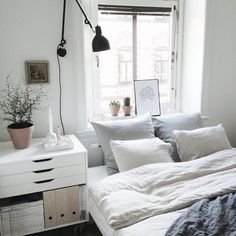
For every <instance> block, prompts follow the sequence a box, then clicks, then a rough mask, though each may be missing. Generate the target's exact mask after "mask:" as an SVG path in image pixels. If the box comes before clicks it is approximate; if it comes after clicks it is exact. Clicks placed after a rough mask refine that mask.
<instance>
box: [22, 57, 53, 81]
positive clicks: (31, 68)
mask: <svg viewBox="0 0 236 236" xmlns="http://www.w3.org/2000/svg"><path fill="white" fill-rule="evenodd" d="M25 74H26V83H27V84H37V83H49V62H48V61H25Z"/></svg>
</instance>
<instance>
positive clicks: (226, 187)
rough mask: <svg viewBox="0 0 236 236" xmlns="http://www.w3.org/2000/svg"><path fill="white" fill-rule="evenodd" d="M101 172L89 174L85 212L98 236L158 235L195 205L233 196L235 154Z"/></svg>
mask: <svg viewBox="0 0 236 236" xmlns="http://www.w3.org/2000/svg"><path fill="white" fill-rule="evenodd" d="M105 171H106V170H105V168H104V167H96V168H94V169H90V171H89V184H90V190H89V210H90V214H91V215H92V217H93V218H94V220H95V222H96V224H97V225H98V227H99V229H100V230H101V232H102V234H103V235H104V236H110V235H116V236H128V235H130V236H132V235H134V236H139V235H140V236H141V235H144V234H147V235H160V236H161V235H165V233H166V231H167V229H168V228H169V227H170V226H171V224H172V223H173V222H174V221H175V220H176V219H177V218H178V217H179V216H180V215H181V214H182V213H183V212H185V211H186V208H187V207H189V206H190V205H192V204H193V203H195V202H197V201H199V200H201V199H203V198H205V197H208V198H209V197H216V196H221V195H223V194H226V193H230V192H235V191H236V182H235V179H236V149H234V148H232V149H228V150H223V151H219V152H216V153H214V154H211V155H209V156H207V157H203V158H201V159H198V160H193V161H190V162H185V163H172V164H171V165H169V164H166V163H165V164H151V165H146V166H142V167H139V168H136V169H133V170H131V171H127V172H124V173H120V174H116V175H113V176H109V177H105V176H106V172H105ZM177 175H178V178H177V179H176V178H173V177H172V176H177ZM99 176H100V177H99ZM104 177H105V178H104ZM138 177H139V178H138ZM95 179H96V180H97V181H98V182H96V181H95ZM100 179H102V180H100ZM163 183H165V184H164V185H163ZM143 195H144V196H143ZM130 209H132V210H130ZM235 213H236V212H235Z"/></svg>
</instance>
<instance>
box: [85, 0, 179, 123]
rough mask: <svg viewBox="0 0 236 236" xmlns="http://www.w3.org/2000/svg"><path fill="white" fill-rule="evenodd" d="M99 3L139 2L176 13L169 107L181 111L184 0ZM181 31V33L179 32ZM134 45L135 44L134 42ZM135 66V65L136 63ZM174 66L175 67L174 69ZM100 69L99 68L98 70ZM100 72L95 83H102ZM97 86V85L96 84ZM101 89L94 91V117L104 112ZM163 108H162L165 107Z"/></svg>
mask: <svg viewBox="0 0 236 236" xmlns="http://www.w3.org/2000/svg"><path fill="white" fill-rule="evenodd" d="M98 4H108V5H127V6H132V5H133V6H135V5H137V4H139V5H140V6H148V7H166V8H168V7H169V8H171V9H172V10H171V12H172V13H173V14H174V15H173V17H172V19H175V20H173V21H172V29H174V30H175V33H174V34H172V40H171V44H172V49H173V50H172V52H171V54H172V55H171V58H172V63H171V74H172V75H171V77H172V79H171V91H170V96H171V97H170V104H171V109H169V112H179V107H180V102H179V101H180V92H179V91H180V88H181V85H180V84H181V82H180V77H181V70H180V69H181V55H180V53H179V52H180V51H181V49H182V44H181V43H180V42H182V40H181V39H182V25H183V23H182V17H181V19H179V15H180V13H179V12H180V11H181V14H182V11H183V2H182V1H181V0H174V1H163V0H156V1H151V0H147V1H145V2H144V1H139V0H135V1H130V0H128V1H122V0H116V1H112V0H98ZM180 31H181V34H180V33H179V32H180ZM133 45H134V44H133ZM97 57H99V55H96V58H97ZM134 66H135V65H134ZM172 68H173V69H172ZM97 71H98V70H97ZM133 73H136V70H133ZM98 77H99V76H98V73H96V74H95V75H94V77H93V81H94V82H95V80H96V82H95V84H97V85H98V84H100V82H99V78H98ZM133 78H136V74H134V75H133ZM96 87H97V86H96ZM99 93H100V91H98V89H96V91H94V98H93V101H94V104H93V108H94V109H93V111H94V112H93V114H92V117H91V115H90V116H89V117H90V118H93V119H94V118H95V117H101V116H103V114H102V112H101V111H100V107H101V94H99ZM163 108H164V110H167V109H166V107H163ZM163 108H162V109H163Z"/></svg>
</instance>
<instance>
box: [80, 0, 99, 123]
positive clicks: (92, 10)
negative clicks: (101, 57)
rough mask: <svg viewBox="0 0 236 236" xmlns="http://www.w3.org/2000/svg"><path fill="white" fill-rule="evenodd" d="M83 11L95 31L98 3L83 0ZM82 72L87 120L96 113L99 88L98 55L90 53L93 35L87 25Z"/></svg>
mask: <svg viewBox="0 0 236 236" xmlns="http://www.w3.org/2000/svg"><path fill="white" fill-rule="evenodd" d="M82 2H83V7H84V10H85V12H86V14H87V16H88V18H89V20H90V22H91V24H92V26H93V29H94V30H95V26H96V25H97V21H98V3H97V1H96V0H83V1H82ZM83 36H84V66H85V67H84V70H85V81H86V98H87V101H86V106H87V119H88V120H89V119H90V118H91V117H94V114H95V113H96V107H95V104H96V103H95V98H96V99H97V98H98V95H97V94H95V92H96V91H97V89H95V88H96V87H97V86H100V84H99V80H98V77H97V76H98V67H97V57H98V54H97V53H94V52H93V51H92V40H93V38H94V36H95V33H94V32H93V31H92V30H91V28H90V27H89V25H85V24H84V34H83Z"/></svg>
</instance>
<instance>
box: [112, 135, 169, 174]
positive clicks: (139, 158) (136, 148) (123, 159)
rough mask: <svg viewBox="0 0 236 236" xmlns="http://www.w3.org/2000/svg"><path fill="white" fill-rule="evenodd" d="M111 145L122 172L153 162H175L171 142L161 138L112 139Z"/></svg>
mask: <svg viewBox="0 0 236 236" xmlns="http://www.w3.org/2000/svg"><path fill="white" fill-rule="evenodd" d="M110 146H111V150H112V152H113V155H114V157H115V160H116V163H117V166H118V169H119V171H120V172H123V171H127V170H130V169H133V168H136V167H139V166H142V165H146V164H151V163H159V162H173V160H172V159H171V154H172V146H171V144H168V143H164V142H163V141H162V140H161V139H159V138H151V139H137V140H125V141H124V140H115V141H114V140H111V142H110Z"/></svg>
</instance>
